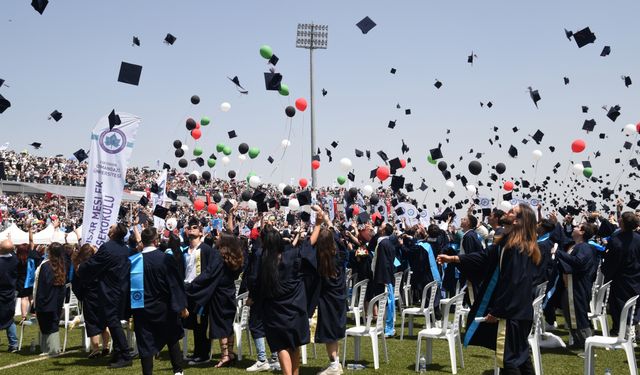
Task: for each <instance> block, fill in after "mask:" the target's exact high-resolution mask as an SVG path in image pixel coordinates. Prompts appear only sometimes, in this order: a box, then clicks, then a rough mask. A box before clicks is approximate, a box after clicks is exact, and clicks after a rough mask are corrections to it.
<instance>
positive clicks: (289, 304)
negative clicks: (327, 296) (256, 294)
mask: <svg viewBox="0 0 640 375" xmlns="http://www.w3.org/2000/svg"><path fill="white" fill-rule="evenodd" d="M260 295H261V296H263V297H262V298H263V301H262V303H263V304H264V305H263V306H264V308H263V313H264V314H263V324H264V329H265V333H266V337H267V343H268V344H269V347H270V348H271V351H273V352H277V351H280V350H284V349H293V348H297V347H299V346H301V345H306V344H308V343H309V318H308V316H307V311H306V309H305V307H306V306H307V301H306V297H305V292H304V286H303V284H302V274H301V257H300V249H299V248H298V247H292V246H286V247H285V249H284V251H283V252H282V254H281V257H280V264H279V265H278V287H277V290H273V291H266V290H264V289H263V288H261V290H260Z"/></svg>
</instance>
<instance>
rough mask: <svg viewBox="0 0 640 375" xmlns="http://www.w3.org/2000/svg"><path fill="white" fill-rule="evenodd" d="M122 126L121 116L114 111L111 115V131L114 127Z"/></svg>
mask: <svg viewBox="0 0 640 375" xmlns="http://www.w3.org/2000/svg"><path fill="white" fill-rule="evenodd" d="M120 124H122V121H121V120H120V116H119V115H117V114H116V110H115V109H114V110H112V111H111V113H109V130H111V129H113V127H114V126H117V125H120Z"/></svg>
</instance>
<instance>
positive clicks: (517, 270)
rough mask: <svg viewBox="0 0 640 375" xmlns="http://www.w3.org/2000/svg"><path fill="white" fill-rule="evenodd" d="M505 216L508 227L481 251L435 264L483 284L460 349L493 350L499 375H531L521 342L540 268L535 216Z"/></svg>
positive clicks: (524, 212) (523, 208) (525, 209)
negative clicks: (445, 265)
mask: <svg viewBox="0 0 640 375" xmlns="http://www.w3.org/2000/svg"><path fill="white" fill-rule="evenodd" d="M507 215H508V217H507V221H508V222H511V223H512V224H511V225H509V227H508V228H507V229H506V230H505V234H504V235H503V236H502V237H501V238H496V239H495V241H494V244H493V245H492V246H491V247H490V248H489V249H488V250H487V251H478V252H475V253H472V254H461V255H459V256H455V255H439V256H438V262H439V263H452V262H453V263H457V264H458V266H459V268H460V272H462V273H463V274H464V275H465V276H466V277H467V278H468V279H469V280H472V281H483V283H482V284H481V285H482V287H481V290H480V293H479V295H478V298H477V299H476V301H475V303H474V305H473V306H472V308H471V311H470V313H469V316H468V319H469V320H468V324H467V332H466V335H465V339H464V342H465V345H468V344H471V345H478V346H483V347H486V348H489V349H492V350H495V351H496V360H497V365H498V367H500V369H501V370H500V373H501V374H533V373H534V372H533V366H532V364H531V358H530V357H529V343H528V342H527V337H528V336H529V332H530V331H531V325H532V320H533V307H532V303H533V295H532V293H531V290H532V288H533V275H534V273H535V267H536V264H538V263H539V262H540V250H539V249H538V245H537V243H536V239H537V235H536V215H535V213H534V212H533V210H532V209H531V207H529V206H528V205H518V206H515V207H514V208H513V209H512V210H511V211H509V213H508V214H507ZM475 318H484V322H482V323H479V322H477V321H475Z"/></svg>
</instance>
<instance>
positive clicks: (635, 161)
mask: <svg viewBox="0 0 640 375" xmlns="http://www.w3.org/2000/svg"><path fill="white" fill-rule="evenodd" d="M629 165H630V166H632V167H633V168H637V167H638V159H636V158H633V159H631V160H629Z"/></svg>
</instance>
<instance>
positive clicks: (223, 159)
mask: <svg viewBox="0 0 640 375" xmlns="http://www.w3.org/2000/svg"><path fill="white" fill-rule="evenodd" d="M229 163H231V159H229V157H228V156H223V157H222V164H224V165H227V164H229Z"/></svg>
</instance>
